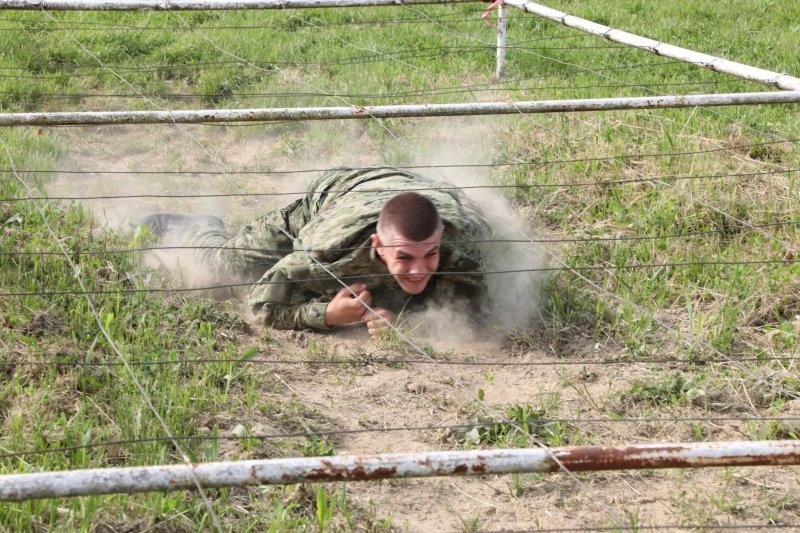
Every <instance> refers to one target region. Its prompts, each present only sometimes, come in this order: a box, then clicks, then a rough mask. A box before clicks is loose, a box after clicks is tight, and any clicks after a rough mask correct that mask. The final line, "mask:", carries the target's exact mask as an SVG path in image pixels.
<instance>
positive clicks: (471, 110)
mask: <svg viewBox="0 0 800 533" xmlns="http://www.w3.org/2000/svg"><path fill="white" fill-rule="evenodd" d="M798 102H800V91H782V92H760V93H732V94H700V95H685V96H639V97H626V98H594V99H580V100H541V101H525V102H484V103H464V104H412V105H379V106H350V107H295V108H261V109H200V110H183V111H181V110H177V111H76V112H59V113H0V126H70V125H93V124H94V125H98V124H159V123H167V124H170V123H180V124H191V123H203V122H261V121H276V120H281V121H286V120H297V121H300V120H340V119H369V118H400V117H442V116H457V115H459V116H463V115H513V114H528V113H556V112H560V113H564V112H582V111H611V110H620V109H664V108H680V107H695V106H730V105H753V104H794V103H798Z"/></svg>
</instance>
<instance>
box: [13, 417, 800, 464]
mask: <svg viewBox="0 0 800 533" xmlns="http://www.w3.org/2000/svg"><path fill="white" fill-rule="evenodd" d="M773 421H787V422H789V421H791V422H796V421H800V417H776V416H766V417H734V416H725V417H665V418H661V417H659V418H656V417H652V418H649V417H643V418H535V419H532V420H528V421H527V423H528V424H535V425H546V424H604V423H624V424H631V423H648V424H651V423H659V422H666V423H680V422H695V423H703V422H708V423H710V422H742V423H747V422H773ZM518 424H520V421H518V420H498V421H476V422H473V423H470V424H452V425H430V426H409V427H384V428H360V429H333V430H323V431H297V432H291V433H289V432H287V433H265V434H255V435H241V436H240V435H184V436H173V438H174V439H175V440H177V441H179V442H187V441H188V442H193V441H194V442H197V441H199V442H208V441H248V440H274V439H291V438H308V437H333V436H338V435H355V434H364V433H399V432H415V431H457V430H471V429H473V428H480V427H495V426H517V425H518ZM169 441H170V439H169V438H168V437H147V438H138V439H120V440H112V441H104V442H94V443H87V444H79V445H75V446H63V447H60V448H51V449H47V450H41V449H39V450H25V451H19V452H8V453H2V454H0V459H14V458H19V457H25V456H30V455H44V454H52V453H69V452H74V451H79V450H86V449H93V448H107V447H109V446H127V445H131V444H147V443H159V442H169Z"/></svg>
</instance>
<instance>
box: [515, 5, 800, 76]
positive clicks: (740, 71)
mask: <svg viewBox="0 0 800 533" xmlns="http://www.w3.org/2000/svg"><path fill="white" fill-rule="evenodd" d="M504 2H505V4H506V5H509V6H514V7H517V8H519V9H522V10H524V11H527V12H528V13H532V14H534V15H538V16H540V17H542V18H546V19H548V20H552V21H554V22H558V23H559V24H563V25H564V26H568V27H570V28H575V29H577V30H581V31H585V32H587V33H591V34H593V35H599V36H600V37H604V38H605V39H608V40H609V41H613V42H615V43H622V44H627V45H629V46H633V47H634V48H639V49H641V50H645V51H647V52H651V53H653V54H656V55H660V56H665V57H670V58H672V59H677V60H678V61H684V62H686V63H691V64H693V65H698V66H701V67H705V68H708V69H711V70H713V71H716V72H723V73H725V74H731V75H733V76H737V77H739V78H744V79H746V80H750V81H755V82H758V83H763V84H766V85H772V86H775V87H778V88H779V89H784V90H786V91H799V90H800V78H795V77H793V76H790V75H789V74H785V73H779V72H772V71H770V70H764V69H761V68H757V67H751V66H749V65H745V64H742V63H737V62H735V61H729V60H727V59H722V58H720V57H716V56H712V55H708V54H702V53H700V52H695V51H693V50H688V49H686V48H681V47H679V46H673V45H671V44H667V43H663V42H660V41H656V40H653V39H648V38H647V37H640V36H639V35H634V34H632V33H628V32H625V31H621V30H615V29H614V28H610V27H608V26H604V25H603V24H597V23H596V22H592V21H590V20H586V19H582V18H579V17H575V16H572V15H568V14H566V13H564V12H562V11H558V10H555V9H550V8H549V7H545V6H542V5H539V4H536V3H534V2H528V1H527V0H504Z"/></svg>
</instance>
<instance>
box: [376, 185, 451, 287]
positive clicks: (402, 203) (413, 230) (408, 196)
mask: <svg viewBox="0 0 800 533" xmlns="http://www.w3.org/2000/svg"><path fill="white" fill-rule="evenodd" d="M443 230H444V225H443V224H442V219H441V218H440V217H439V212H438V211H437V210H436V206H435V205H433V202H431V201H430V200H429V199H427V198H426V197H424V196H423V195H421V194H417V193H415V192H403V193H400V194H398V195H397V196H395V197H394V198H392V199H391V200H389V201H388V202H386V205H385V206H383V209H382V210H381V213H380V216H379V217H378V231H377V233H375V234H373V235H372V237H371V238H372V246H373V248H375V250H376V252H377V254H378V257H380V259H381V261H383V262H384V263H385V264H386V268H387V269H388V270H389V273H390V274H392V275H393V276H394V279H395V280H397V283H398V284H399V285H400V288H401V289H403V290H404V291H405V292H407V293H408V294H419V293H421V292H422V291H424V290H425V287H426V286H427V285H428V281H430V279H431V276H432V273H433V272H436V269H437V268H439V246H440V244H441V242H442V231H443Z"/></svg>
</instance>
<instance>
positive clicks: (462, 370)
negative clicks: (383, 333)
mask: <svg viewBox="0 0 800 533" xmlns="http://www.w3.org/2000/svg"><path fill="white" fill-rule="evenodd" d="M548 5H549V6H550V7H554V8H558V9H562V10H564V11H567V12H570V13H573V14H575V15H578V16H584V17H586V18H589V19H591V20H595V21H598V22H602V23H605V24H608V25H611V26H613V27H617V28H620V29H624V30H627V31H631V32H633V33H639V34H642V35H646V36H648V37H652V38H656V39H662V40H665V41H667V42H671V43H674V44H678V45H681V46H684V47H687V48H692V49H696V50H699V51H702V52H706V53H710V54H717V55H722V56H724V57H726V58H728V59H733V60H737V61H741V62H744V63H749V64H754V65H757V66H760V67H762V68H767V69H771V70H775V71H778V72H788V73H790V74H793V75H799V76H800V57H798V55H797V53H796V51H797V50H798V49H800V26H798V21H800V4H798V3H792V2H759V1H756V0H740V1H739V2H735V5H734V6H721V5H720V3H719V2H712V1H708V0H700V1H698V0H694V1H691V2H690V1H688V0H674V1H672V2H643V1H641V0H618V1H615V2H603V1H600V0H586V1H582V2H572V1H568V0H561V1H555V0H554V1H551V2H550V3H549V4H548ZM481 9H482V6H481V5H479V4H474V5H473V4H462V5H453V6H426V7H420V8H411V7H393V8H370V9H342V10H335V9H329V10H306V11H282V12H252V11H250V12H184V13H166V14H164V13H77V12H76V13H59V12H52V13H45V12H37V11H31V12H10V11H8V12H0V15H2V17H1V18H2V20H0V28H2V29H0V32H2V34H3V37H2V39H3V45H2V47H0V111H1V112H18V111H64V110H124V109H159V108H164V109H188V108H196V109H200V108H208V107H218V108H234V107H279V106H310V105H365V104H378V103H413V102H417V103H424V102H465V101H495V100H514V99H516V100H529V99H531V100H532V99H561V98H587V97H604V96H622V95H652V94H686V93H715V92H743V91H758V90H764V89H763V87H761V86H759V85H756V84H754V83H749V82H744V81H739V80H735V79H733V78H730V77H727V76H722V75H718V74H715V73H713V72H710V71H707V70H703V69H699V68H697V67H693V66H689V65H685V64H676V63H675V62H673V61H670V60H668V59H666V58H662V57H656V56H653V55H649V54H646V53H644V52H640V51H635V50H631V49H628V48H623V47H620V46H617V45H613V44H612V43H608V42H606V41H604V40H602V39H598V38H593V37H587V36H584V35H582V34H580V33H578V32H574V31H571V30H569V29H567V28H564V27H561V26H558V25H556V24H551V23H548V22H546V21H542V20H539V19H536V18H535V17H532V16H527V15H525V14H523V13H519V12H512V18H511V20H510V22H509V42H510V43H511V44H513V47H512V48H511V49H510V50H509V58H508V66H507V77H506V79H505V80H503V81H502V82H497V80H495V79H494V78H493V76H492V73H493V70H494V48H493V43H494V39H495V35H494V31H495V30H494V29H493V28H490V27H489V26H487V25H486V24H485V23H484V22H482V21H481V20H480V14H481ZM798 138H800V121H798V113H797V106H791V105H783V106H763V107H755V106H754V107H736V108H715V109H694V110H691V109H689V110H672V111H637V112H632V111H631V112H610V113H603V114H580V115H577V114H576V115H531V116H522V115H520V116H508V117H487V118H481V119H446V120H444V119H441V120H440V119H416V120H411V119H408V120H384V121H378V120H370V121H351V122H345V121H342V122H331V123H315V124H309V123H291V124H259V125H246V126H243V125H232V126H219V125H216V126H192V127H182V128H177V127H172V126H166V125H165V126H154V127H134V126H122V127H95V128H88V127H87V128H5V129H3V130H2V131H0V140H2V143H0V167H1V168H2V178H0V188H1V192H0V197H2V200H0V224H2V230H3V231H2V232H0V243H2V251H3V252H4V253H3V254H2V255H0V285H1V286H2V293H3V296H2V297H0V362H2V363H3V366H0V372H2V373H3V378H4V379H3V380H2V381H1V382H0V472H1V473H3V474H8V473H22V472H36V471H50V470H67V469H79V468H90V467H102V466H122V465H126V466H129V465H147V464H162V463H180V462H181V456H180V453H179V452H178V450H176V448H175V447H174V446H173V444H172V443H170V442H167V441H164V440H156V441H144V442H133V443H125V442H119V443H116V444H112V445H102V446H88V447H86V445H92V444H96V443H104V442H107V441H125V440H130V439H134V440H140V439H156V438H163V437H164V436H165V430H164V428H163V427H162V425H161V424H160V423H159V421H158V420H157V418H156V417H155V416H154V414H153V413H152V411H151V410H150V408H149V407H148V405H147V402H146V397H149V398H150V399H151V400H152V403H153V405H154V406H155V408H156V410H157V411H158V413H159V414H160V416H161V417H163V419H164V421H165V423H166V425H167V426H168V427H169V429H170V431H171V432H172V434H174V435H180V436H201V437H209V438H208V439H196V440H187V441H181V442H180V446H181V449H182V450H184V451H185V452H186V453H187V454H188V456H189V457H190V458H191V459H192V460H194V461H211V460H217V459H245V458H266V457H292V456H302V455H306V456H317V455H329V454H334V453H337V454H338V453H371V452H379V451H415V450H428V449H463V448H469V447H497V446H524V445H531V444H534V443H542V442H543V443H546V444H550V445H564V444H589V443H591V444H625V443H634V442H665V441H678V440H681V441H693V440H696V441H715V440H742V439H753V440H758V439H782V438H793V439H794V438H797V431H798V423H797V422H796V421H794V422H792V421H786V420H784V421H775V420H770V419H768V417H776V416H777V417H783V418H789V417H797V416H800V401H798V397H799V396H800V379H798V377H797V365H796V364H795V361H794V359H793V358H796V357H797V356H798V355H800V353H798V352H799V351H800V350H799V349H798V346H800V265H798V264H797V263H794V262H793V261H796V260H797V259H798V257H800V256H799V255H798V243H799V242H800V238H799V237H800V229H799V228H798V224H800V213H799V212H798V207H797V206H798V205H800V204H799V202H800V181H798V174H797V169H798V168H800V149H798V146H797V139H798ZM383 163H386V164H393V165H409V164H421V165H426V164H463V163H469V164H480V165H495V166H488V167H487V166H484V167H473V168H471V169H466V170H465V169H455V168H441V169H430V170H428V171H427V172H430V173H432V175H433V177H441V176H442V175H444V176H445V177H448V178H452V179H454V180H459V179H464V180H469V181H471V182H474V181H476V180H477V181H479V182H481V183H492V184H495V185H514V186H518V187H509V188H507V189H504V190H505V191H506V192H505V193H504V198H505V200H506V201H507V203H509V204H510V205H512V206H513V211H514V213H515V214H516V216H517V217H518V218H519V219H521V220H523V221H524V224H523V228H524V231H525V232H526V233H529V234H530V235H532V236H534V237H535V238H536V239H538V240H546V241H547V240H550V241H557V242H549V243H531V244H530V245H528V244H520V248H524V250H525V252H526V253H528V254H530V257H531V259H530V261H531V262H532V263H533V264H534V265H540V264H542V263H546V264H548V265H551V266H555V267H557V266H560V265H570V266H575V267H589V266H591V267H602V268H596V269H592V270H578V271H570V270H568V269H565V270H561V271H555V272H551V273H550V274H549V275H548V277H547V279H545V280H543V281H542V282H541V287H540V289H539V290H538V291H537V294H536V295H533V294H531V295H522V297H523V298H529V299H530V301H531V305H532V306H534V305H535V306H537V310H538V313H537V318H536V319H535V320H534V321H532V322H530V323H528V324H526V325H525V326H524V327H521V328H513V329H507V328H504V327H502V326H501V325H497V327H496V328H495V329H497V330H498V336H499V337H500V339H499V340H497V339H475V340H474V342H473V343H471V344H468V345H465V344H464V343H463V342H462V343H458V342H455V341H451V342H450V344H448V343H447V342H444V343H442V342H433V341H431V340H430V339H426V338H422V339H420V342H422V343H423V344H424V346H425V349H426V351H427V353H429V354H433V356H434V357H436V358H441V359H447V360H449V361H451V362H453V361H455V362H458V361H463V362H469V361H472V360H474V359H478V360H484V361H485V360H489V359H491V360H496V361H509V362H516V363H542V362H545V363H549V365H548V366H546V367H536V366H531V367H518V366H512V365H509V366H502V367H491V368H486V367H483V368H482V367H479V366H478V367H457V366H448V367H443V366H440V367H430V366H427V367H426V366H424V365H414V364H400V363H393V362H391V360H393V359H397V358H413V357H412V356H414V355H416V354H415V353H414V352H413V350H411V349H410V348H408V347H407V346H405V345H404V344H403V343H401V342H399V341H398V340H397V339H389V340H387V341H385V342H372V341H368V340H367V339H365V338H364V337H359V336H358V333H356V334H354V335H353V336H352V337H339V336H326V335H318V334H313V333H302V334H297V333H287V332H278V331H271V330H269V329H264V328H263V327H260V326H257V325H253V324H251V323H248V322H247V320H246V318H247V317H246V316H245V315H244V313H243V311H242V309H240V305H239V300H238V299H237V298H236V297H228V298H224V297H223V298H220V295H219V294H216V295H212V294H210V293H197V292H177V291H164V292H148V291H146V290H144V289H149V288H156V287H169V288H177V287H179V286H180V285H181V280H176V279H173V278H168V277H165V276H164V275H163V273H161V272H160V271H159V270H158V269H156V268H153V267H152V266H149V265H150V263H148V262H147V257H145V256H144V254H141V253H138V254H133V253H128V254H125V253H110V252H109V251H110V250H116V249H124V248H130V247H136V246H139V245H141V244H142V241H141V236H139V235H136V234H134V233H132V232H131V231H130V230H129V226H127V223H128V222H130V221H131V220H135V219H136V218H137V217H139V216H143V215H145V214H148V213H149V212H152V211H155V210H173V211H178V212H192V211H198V210H203V211H204V212H205V211H206V210H215V209H216V210H217V212H218V213H220V214H221V215H223V217H224V218H225V220H226V222H227V223H229V224H230V225H232V226H234V227H235V226H236V225H237V224H241V223H244V222H247V221H248V220H250V219H251V218H253V217H255V216H258V214H260V213H263V212H264V211H265V210H267V209H268V208H269V207H270V206H273V205H277V204H280V203H281V202H282V200H281V199H280V197H278V198H277V199H276V198H269V197H267V198H264V197H258V196H256V197H244V198H229V199H202V200H196V199H195V200H192V199H169V198H167V199H164V198H161V199H106V200H99V201H77V202H68V201H60V202H41V201H40V202H30V201H20V200H19V199H20V198H23V197H26V196H30V195H31V194H34V195H37V194H39V193H48V194H49V195H50V196H89V195H115V194H143V193H158V194H177V193H181V192H190V193H194V192H204V193H239V192H250V193H263V192H264V191H265V190H266V191H287V190H288V191H299V190H302V188H303V187H302V185H303V183H304V180H306V179H307V178H308V176H311V175H313V174H314V173H313V172H309V173H307V174H301V175H299V177H295V176H294V175H288V176H287V175H276V174H270V172H272V171H275V170H301V169H321V168H328V167H330V166H333V165H340V164H343V165H359V164H383ZM12 169H16V170H17V172H13V171H12ZM54 171H55V172H54ZM66 171H77V172H78V173H74V174H70V173H68V172H66ZM126 171H134V172H154V173H155V175H148V174H115V173H114V172H126ZM202 171H214V172H222V174H216V175H209V174H202V173H201V172H202ZM252 171H255V172H261V173H263V175H261V174H257V175H250V174H240V173H241V172H252ZM423 171H424V170H423ZM80 172H83V173H80ZM87 172H90V173H88V174H87ZM170 172H186V173H187V174H186V175H183V174H180V175H172V174H169V173H170ZM159 173H161V174H159ZM26 187H30V188H32V190H33V191H35V192H33V193H29V192H28V190H27V189H26ZM40 209H41V211H40ZM145 244H146V242H145ZM62 248H63V250H64V251H65V252H66V255H68V256H69V257H70V259H71V260H72V261H73V262H74V264H75V268H73V267H72V266H71V265H70V263H69V262H68V261H67V260H65V257H64V254H63V253H62V252H61V249H62ZM6 252H14V253H11V254H9V253H6ZM21 252H37V253H32V254H23V253H21ZM39 252H48V253H50V255H47V254H42V253H39ZM79 252H91V253H79ZM774 260H788V261H789V262H787V263H759V264H744V263H745V262H752V261H774ZM709 262H716V263H722V264H715V265H710V264H700V263H709ZM668 263H669V264H674V263H691V264H689V265H687V264H678V265H673V266H650V267H647V268H626V267H629V266H630V265H645V264H646V265H665V264H668ZM731 263H738V264H731ZM500 266H501V267H502V264H501V265H500ZM79 280H82V282H83V283H84V284H85V288H86V290H90V291H110V292H111V294H94V295H91V296H90V300H91V302H92V304H93V306H94V307H95V308H96V310H97V316H95V315H94V314H93V312H92V310H91V309H90V306H89V303H88V300H87V299H86V298H85V297H84V296H81V295H75V294H69V293H70V292H71V291H81V290H82V289H81V287H80V286H79V284H78V281H79ZM123 291H127V292H123ZM20 293H22V295H19V294H20ZM45 293H56V294H45ZM214 296H216V298H215V297H214ZM100 325H102V326H103V327H104V328H105V329H106V330H107V331H108V333H109V335H110V339H112V340H113V343H114V344H115V345H116V346H117V347H118V348H119V351H120V352H121V354H120V353H117V351H116V350H114V348H113V347H112V343H110V342H109V340H108V339H107V338H105V337H104V335H103V334H102V332H101V327H100ZM256 357H257V358H260V359H282V360H285V361H286V362H287V363H290V362H292V361H294V362H295V363H296V364H284V365H274V364H259V363H255V362H254V361H253V358H256ZM198 358H203V359H204V358H213V359H215V360H222V361H223V362H214V363H205V364H187V363H181V362H178V361H182V360H191V359H198ZM336 358H346V359H348V360H355V361H357V362H358V363H359V364H358V365H354V366H342V367H338V366H326V365H325V364H324V363H325V362H326V361H330V360H331V359H336ZM122 359H125V360H126V361H129V362H133V363H137V365H136V366H133V367H132V369H131V371H130V372H128V371H127V370H126V369H125V368H124V367H123V366H98V365H94V366H92V365H91V363H115V364H121V362H122ZM742 359H744V361H743V360H742ZM309 360H311V361H316V362H319V363H320V364H318V365H317V364H307V363H303V364H300V363H299V362H300V361H309ZM154 361H160V362H163V361H175V362H174V363H169V364H161V363H159V364H156V363H153V362H154ZM648 361H650V362H648ZM43 362H50V363H59V364H58V365H55V364H46V365H43V364H38V363H43ZM576 362H583V363H585V364H584V365H575V364H574V363H576ZM602 362H605V363H615V364H598V363H602ZM148 363H149V364H148ZM618 363H624V364H618ZM140 386H141V387H142V388H143V390H144V391H145V394H142V392H141V390H140V388H139V387H140ZM681 417H682V418H691V420H688V421H686V420H684V421H671V422H658V421H647V420H639V421H634V422H632V423H615V422H614V420H615V419H616V420H619V419H643V418H660V419H664V418H681ZM500 418H505V419H513V420H516V421H518V422H520V423H525V424H526V425H525V427H526V428H529V433H527V434H521V433H520V432H518V431H511V430H510V429H509V427H508V426H500V425H498V426H492V427H489V428H488V429H486V428H484V429H481V430H474V431H463V432H458V431H456V432H447V431H443V430H428V431H421V432H409V433H408V434H398V435H402V436H396V435H394V434H386V435H380V434H376V435H371V434H365V435H362V436H358V435H356V436H343V435H332V436H324V437H316V436H313V437H312V436H308V437H305V438H279V439H266V438H262V439H247V438H244V437H248V436H250V435H266V434H270V433H272V434H277V433H287V432H313V431H328V430H336V429H346V428H362V429H380V428H386V427H397V426H408V427H412V426H427V425H437V424H438V425H446V424H468V423H471V422H474V421H476V420H484V421H485V420H498V419H500ZM540 418H564V419H581V418H586V419H601V420H602V421H601V422H598V423H591V424H590V423H581V422H580V420H577V421H575V422H570V423H564V422H562V423H546V424H545V423H539V422H537V421H538V420H539V419H540ZM759 418H767V419H765V420H764V419H762V420H760V419H759ZM217 436H219V437H232V439H230V440H225V439H222V440H216V439H213V438H212V437H217ZM82 446H84V447H82ZM61 448H69V449H68V450H66V451H63V450H62V451H58V450H59V449H61ZM47 450H56V451H53V452H52V453H33V454H28V455H18V454H15V453H14V452H21V451H37V452H38V451H47ZM799 481H800V478H798V476H797V472H796V471H795V470H791V469H781V468H769V467H765V468H762V469H721V470H717V471H713V472H711V471H694V472H690V471H674V472H658V473H655V472H644V473H642V472H640V473H636V472H634V473H610V474H586V475H583V474H582V475H580V476H569V475H565V474H558V475H554V476H536V475H515V476H506V477H496V478H487V479H485V480H437V481H413V482H405V483H401V482H381V483H377V482H376V483H362V484H358V483H350V484H332V485H302V486H290V487H285V488H283V487H269V488H250V489H220V490H210V491H206V495H207V496H208V497H209V499H210V500H211V503H212V506H213V509H214V511H215V513H216V514H217V516H218V517H219V519H220V521H221V522H222V524H223V527H224V528H225V529H230V530H236V531H239V530H255V531H261V530H270V531H282V530H286V529H296V530H312V531H313V530H359V531H360V530H369V531H373V530H375V531H384V530H387V531H388V530H406V529H408V530H413V531H416V530H462V531H478V530H498V529H504V528H511V529H514V528H517V529H519V528H533V527H545V528H546V527H551V528H552V527H578V528H591V527H605V526H608V527H612V528H619V529H622V528H624V527H632V528H634V529H636V528H638V527H642V528H643V526H646V525H658V524H662V525H670V524H677V525H680V526H681V527H684V528H686V529H692V526H697V525H699V526H705V527H709V528H712V529H713V528H714V527H715V526H728V525H754V526H762V527H766V526H769V525H787V524H800V500H798V490H797V488H798V482H799ZM431 502H435V504H432V503H431ZM0 524H1V526H0V527H2V528H3V529H7V530H14V531H16V530H51V529H56V530H74V529H81V530H91V531H112V530H127V531H139V530H142V531H144V530H165V531H184V530H187V531H188V530H192V531H193V530H198V529H209V528H211V527H213V523H212V518H211V516H210V514H209V512H208V510H207V507H206V506H205V504H204V501H203V499H202V498H200V497H199V496H198V495H197V494H195V493H192V492H172V493H163V494H162V493H155V494H146V495H135V496H104V497H86V498H75V499H69V500H41V501H29V502H25V503H20V504H5V505H3V506H2V507H0Z"/></svg>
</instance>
